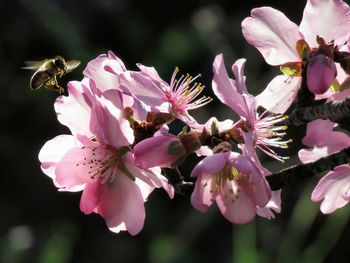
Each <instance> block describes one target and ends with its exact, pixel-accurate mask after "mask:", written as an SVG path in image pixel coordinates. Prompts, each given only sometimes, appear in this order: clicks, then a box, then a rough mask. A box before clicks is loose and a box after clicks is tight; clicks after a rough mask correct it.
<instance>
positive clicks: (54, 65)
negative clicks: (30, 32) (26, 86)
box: [23, 56, 80, 94]
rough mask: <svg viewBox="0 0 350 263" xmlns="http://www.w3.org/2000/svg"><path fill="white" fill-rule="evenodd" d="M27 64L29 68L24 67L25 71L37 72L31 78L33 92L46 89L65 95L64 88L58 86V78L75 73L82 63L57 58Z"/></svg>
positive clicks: (27, 62)
mask: <svg viewBox="0 0 350 263" xmlns="http://www.w3.org/2000/svg"><path fill="white" fill-rule="evenodd" d="M25 64H26V65H27V66H26V67H23V69H31V70H35V72H34V74H33V76H32V77H31V78H30V88H31V89H32V90H36V89H39V88H40V87H44V88H46V89H48V90H54V91H57V92H58V93H59V94H62V93H64V88H63V87H61V86H60V85H59V84H58V81H57V78H61V77H62V76H63V75H65V74H67V73H69V72H71V71H73V70H74V69H75V68H76V67H78V66H79V64H80V61H78V60H69V61H66V60H65V59H64V58H63V57H61V56H56V57H54V58H51V59H44V60H41V61H26V62H25Z"/></svg>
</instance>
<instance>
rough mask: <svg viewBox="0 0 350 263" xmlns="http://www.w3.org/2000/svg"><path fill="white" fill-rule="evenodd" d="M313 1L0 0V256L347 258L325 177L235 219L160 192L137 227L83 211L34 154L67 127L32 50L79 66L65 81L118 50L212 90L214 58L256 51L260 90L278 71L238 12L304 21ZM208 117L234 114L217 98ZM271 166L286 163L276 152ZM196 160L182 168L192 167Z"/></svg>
mask: <svg viewBox="0 0 350 263" xmlns="http://www.w3.org/2000/svg"><path fill="white" fill-rule="evenodd" d="M305 2H306V1H299V0H298V1H278V0H276V1H257V0H255V1H240V3H238V2H237V1H210V0H203V1H192V0H188V1H160V0H158V1H136V0H115V1H113V0H99V1H98V0H87V1H81V0H80V1H68V0H53V1H49V0H22V1H18V0H13V1H0V89H1V95H0V98H1V100H0V120H1V125H0V143H1V144H0V145H1V147H0V160H1V167H2V168H3V169H1V174H0V176H1V182H0V185H1V190H0V262H2V263H12V262H14V263H17V262H18V263H22V262H39V263H46V262H49V263H63V262H84V263H97V262H98V263H101V262H152V263H153V262H154V263H170V262H183V263H190V262H203V263H204V262H327V261H330V260H332V262H345V261H347V260H345V259H348V258H349V256H350V251H349V249H348V244H349V243H348V242H349V236H350V225H349V222H348V219H349V208H348V207H345V208H343V209H341V210H339V211H337V212H336V213H335V214H333V215H331V216H324V215H322V214H320V212H319V204H314V203H312V202H311V200H310V194H311V192H312V189H313V187H314V186H315V184H316V182H317V180H316V179H313V180H311V181H310V182H307V183H305V184H295V185H291V186H289V187H287V188H286V189H284V191H283V194H282V198H283V206H282V212H281V214H278V215H277V217H276V219H275V220H273V221H269V220H267V219H264V218H256V219H255V220H254V221H253V222H252V223H250V224H248V225H244V226H233V225H232V224H230V223H229V222H228V221H227V220H225V219H224V218H223V217H222V216H221V214H220V213H219V212H218V210H217V209H216V207H215V206H213V207H212V208H211V209H210V210H209V212H208V213H200V212H197V211H196V210H194V209H193V208H192V207H191V205H190V202H189V200H188V199H186V198H183V197H180V196H176V197H175V199H174V200H169V199H168V198H167V196H166V194H165V193H164V192H163V191H161V190H158V191H154V192H153V193H152V195H151V196H150V198H149V201H148V202H147V203H146V211H147V217H146V222H145V226H144V229H143V230H142V232H141V233H140V234H139V235H137V236H136V237H132V236H130V235H129V234H128V233H126V232H123V233H120V234H114V233H112V232H110V231H109V230H108V229H107V227H106V226H105V222H104V220H103V219H102V218H100V217H99V216H97V215H90V216H85V215H84V214H82V213H81V212H80V210H79V199H80V193H67V192H64V193H59V192H58V191H57V189H56V188H55V187H54V185H53V183H52V181H51V180H50V179H49V178H48V177H47V176H45V175H44V174H43V173H42V171H41V170H40V163H39V161H38V157H37V156H38V153H39V150H40V148H41V147H42V145H43V144H44V143H45V142H46V141H47V140H49V139H51V138H53V137H55V136H56V135H59V134H62V133H68V130H67V129H66V128H65V127H63V126H61V125H60V124H59V123H58V122H57V119H56V116H55V112H54V109H53V103H54V100H55V98H56V97H57V94H55V93H54V92H49V91H47V90H44V89H42V90H38V91H35V92H32V91H31V90H30V89H29V79H30V76H31V73H32V72H29V71H25V70H22V69H21V67H23V66H24V61H26V60H41V59H44V58H50V57H53V56H55V55H57V54H60V55H62V56H64V57H65V58H67V59H77V60H80V61H81V62H82V65H81V66H80V67H79V68H78V69H77V70H75V71H74V72H73V73H70V74H69V75H67V76H66V77H64V78H63V79H62V80H61V83H62V84H64V85H65V84H66V83H67V81H68V80H81V79H82V70H83V69H84V67H85V65H86V63H87V62H88V61H89V60H91V59H93V58H95V57H96V56H98V55H99V54H102V53H106V52H107V51H108V50H112V51H113V52H114V53H115V54H117V55H118V56H119V57H120V58H121V59H122V60H123V61H124V62H125V64H126V65H127V67H128V68H129V69H135V68H136V66H135V63H137V62H140V63H143V64H145V65H149V66H154V67H156V69H157V70H158V72H159V73H160V75H161V76H162V77H163V78H164V79H165V80H169V79H170V76H171V74H172V72H173V70H174V67H175V66H179V67H180V70H181V72H182V73H187V72H188V73H190V74H191V75H197V74H198V73H201V74H202V76H203V77H202V83H203V84H204V85H206V86H207V91H206V92H207V94H208V95H211V94H212V93H211V91H210V86H211V78H212V62H213V59H214V57H215V55H216V54H218V53H221V52H222V53H224V55H225V60H226V63H227V67H228V69H229V67H230V65H231V64H232V63H233V62H234V61H235V60H236V59H238V58H240V57H245V58H247V59H248V62H247V66H246V75H247V76H248V79H247V82H248V84H247V86H248V89H249V90H250V91H251V93H253V94H257V93H259V92H260V91H262V90H263V88H264V87H265V86H266V85H267V83H268V82H269V81H270V80H271V79H272V78H273V76H274V75H276V74H277V73H278V68H272V67H270V66H268V65H267V64H266V63H265V62H264V60H263V58H262V56H261V55H260V53H259V52H258V51H257V50H256V49H254V48H253V47H251V46H249V45H248V44H247V42H246V41H245V40H244V38H243V36H242V34H241V28H240V23H241V21H242V20H243V19H244V18H245V17H247V16H249V14H250V10H251V9H252V8H254V7H258V6H262V5H269V6H272V7H274V8H277V9H279V10H281V11H282V12H284V13H286V14H287V16H288V17H289V18H290V19H291V20H293V21H295V22H296V23H297V24H298V23H299V22H300V20H301V17H302V11H303V8H304V5H305ZM193 114H194V116H195V117H196V118H198V120H199V121H200V122H204V121H206V120H207V119H208V118H209V117H211V116H212V115H214V116H216V117H217V118H218V119H219V120H224V119H225V118H235V116H233V113H232V112H231V111H230V110H227V108H226V107H224V106H222V105H220V104H219V103H218V101H217V100H214V102H213V103H211V105H210V106H208V107H205V108H203V109H199V110H197V111H194V112H193ZM304 131H305V127H301V128H298V129H290V130H289V133H290V137H293V138H294V142H293V144H292V145H291V147H290V149H289V151H288V152H284V153H283V154H284V155H290V156H291V161H290V162H288V163H287V164H286V165H288V164H292V163H296V162H297V160H296V157H295V155H296V153H297V150H298V147H300V140H301V138H302V134H303V132H304ZM264 164H266V166H267V167H269V168H270V169H271V170H273V171H277V170H279V169H281V168H282V167H286V166H283V165H281V164H279V163H277V162H276V161H273V160H271V159H267V158H265V159H264ZM190 169H191V167H190V166H188V167H184V171H190Z"/></svg>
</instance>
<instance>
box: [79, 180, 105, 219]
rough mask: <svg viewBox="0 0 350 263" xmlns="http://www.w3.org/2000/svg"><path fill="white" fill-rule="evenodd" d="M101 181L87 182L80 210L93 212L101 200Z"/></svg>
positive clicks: (86, 212) (87, 212) (85, 212)
mask: <svg viewBox="0 0 350 263" xmlns="http://www.w3.org/2000/svg"><path fill="white" fill-rule="evenodd" d="M100 189H101V188H100V187H99V182H92V183H87V184H86V185H85V188H84V191H83V194H82V195H81V198H80V210H81V211H82V212H83V213H84V214H86V215H88V214H91V213H92V212H93V211H94V210H95V209H96V207H97V206H98V203H99V202H100V197H101V195H100V192H99V191H100Z"/></svg>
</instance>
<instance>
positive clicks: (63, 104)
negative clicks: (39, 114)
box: [55, 79, 92, 137]
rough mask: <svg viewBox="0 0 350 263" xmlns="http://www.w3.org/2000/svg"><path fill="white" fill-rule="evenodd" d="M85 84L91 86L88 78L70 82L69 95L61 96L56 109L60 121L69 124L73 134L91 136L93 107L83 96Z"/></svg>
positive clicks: (56, 103) (57, 100)
mask: <svg viewBox="0 0 350 263" xmlns="http://www.w3.org/2000/svg"><path fill="white" fill-rule="evenodd" d="M83 85H85V86H89V82H88V80H87V79H83V80H82V81H81V82H78V81H70V82H69V83H68V92H69V96H59V97H58V98H57V99H56V102H55V111H56V113H57V119H58V121H59V122H60V123H62V124H63V125H65V126H67V127H68V128H69V129H70V131H71V132H72V134H73V135H76V134H80V135H85V136H87V137H91V136H92V133H91V131H90V115H91V107H90V106H89V105H88V104H87V102H86V101H85V99H84V96H83V93H84V91H83Z"/></svg>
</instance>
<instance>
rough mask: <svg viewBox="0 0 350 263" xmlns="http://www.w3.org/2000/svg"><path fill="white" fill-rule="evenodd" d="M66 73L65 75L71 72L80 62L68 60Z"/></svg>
mask: <svg viewBox="0 0 350 263" xmlns="http://www.w3.org/2000/svg"><path fill="white" fill-rule="evenodd" d="M66 65H67V71H66V73H69V72H72V71H73V70H74V69H75V68H76V67H78V66H79V65H80V61H78V60H69V61H67V62H66Z"/></svg>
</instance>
